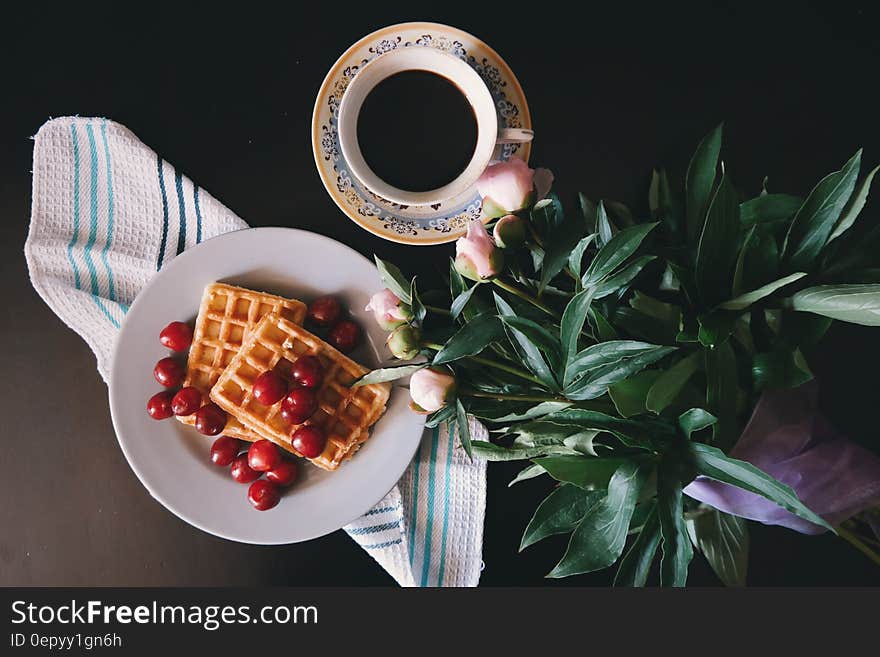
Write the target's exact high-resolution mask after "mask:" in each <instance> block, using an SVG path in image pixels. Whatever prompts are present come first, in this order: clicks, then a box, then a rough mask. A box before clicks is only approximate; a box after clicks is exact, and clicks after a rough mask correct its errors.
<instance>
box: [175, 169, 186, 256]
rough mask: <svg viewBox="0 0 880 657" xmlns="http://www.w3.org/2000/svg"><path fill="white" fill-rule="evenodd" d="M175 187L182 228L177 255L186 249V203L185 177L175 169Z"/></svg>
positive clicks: (180, 228)
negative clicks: (184, 196) (184, 191)
mask: <svg viewBox="0 0 880 657" xmlns="http://www.w3.org/2000/svg"><path fill="white" fill-rule="evenodd" d="M174 186H175V187H176V188H177V209H178V210H179V211H180V226H179V228H178V231H177V255H180V254H181V253H183V250H184V249H185V248H186V201H185V200H184V199H183V176H182V175H181V173H180V171H178V170H177V168H176V167H175V169H174Z"/></svg>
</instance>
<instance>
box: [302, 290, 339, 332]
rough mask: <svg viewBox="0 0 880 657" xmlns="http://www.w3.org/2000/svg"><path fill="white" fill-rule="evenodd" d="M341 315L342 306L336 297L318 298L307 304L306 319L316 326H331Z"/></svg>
mask: <svg viewBox="0 0 880 657" xmlns="http://www.w3.org/2000/svg"><path fill="white" fill-rule="evenodd" d="M341 314H342V305H341V304H340V303H339V299H337V298H336V297H331V296H329V295H328V296H325V297H318V298H317V299H315V300H314V301H312V303H310V304H309V312H308V315H307V316H308V318H309V320H311V321H312V322H314V323H315V324H317V325H318V326H324V327H329V326H333V325H334V324H335V323H336V321H337V320H338V319H339V315H341Z"/></svg>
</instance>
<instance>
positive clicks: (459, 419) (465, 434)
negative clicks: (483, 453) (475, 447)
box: [455, 399, 474, 459]
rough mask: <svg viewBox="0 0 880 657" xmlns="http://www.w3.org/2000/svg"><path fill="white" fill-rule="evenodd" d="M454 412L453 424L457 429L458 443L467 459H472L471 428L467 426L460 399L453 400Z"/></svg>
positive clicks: (465, 414)
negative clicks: (454, 420)
mask: <svg viewBox="0 0 880 657" xmlns="http://www.w3.org/2000/svg"><path fill="white" fill-rule="evenodd" d="M455 411H456V413H455V415H456V418H455V419H456V422H455V424H456V426H457V427H458V442H459V443H461V446H462V447H463V448H464V452H465V454H467V455H468V458H470V459H473V458H474V456H473V453H472V451H471V428H470V425H469V424H468V419H467V413H466V412H465V410H464V406H463V405H462V403H461V400H460V399H456V400H455Z"/></svg>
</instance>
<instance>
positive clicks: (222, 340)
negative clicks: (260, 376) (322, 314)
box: [177, 283, 306, 442]
mask: <svg viewBox="0 0 880 657" xmlns="http://www.w3.org/2000/svg"><path fill="white" fill-rule="evenodd" d="M269 313H273V314H275V315H277V316H279V317H283V318H285V319H286V320H289V321H291V322H293V323H295V324H302V323H303V320H304V319H305V316H306V305H305V304H304V303H302V302H301V301H297V300H295V299H284V298H282V297H277V296H275V295H272V294H266V293H265V292H255V291H253V290H246V289H244V288H241V287H235V286H234V285H226V284H225V283H212V284H210V285H208V286H207V287H206V288H205V291H204V292H203V293H202V303H201V306H200V307H199V316H198V318H197V319H196V327H195V331H194V335H193V343H192V347H191V348H190V351H189V360H188V362H187V366H186V379H185V380H184V383H183V385H184V386H193V387H195V388H198V389H199V390H200V391H201V392H202V403H205V402H207V401H208V395H209V393H210V391H211V387H212V386H213V385H214V384H215V383H216V382H217V379H218V378H220V374H221V372H223V370H224V369H225V368H226V366H227V365H228V364H229V363H230V361H231V360H232V358H233V356H235V354H236V353H238V350H239V349H240V348H241V344H242V342H243V341H244V339H245V338H246V337H247V334H248V332H249V331H250V330H251V329H253V328H254V327H255V326H256V325H257V322H259V321H260V320H261V319H262V318H263V317H265V316H266V315H268V314H269ZM177 419H178V420H180V421H181V422H183V423H184V424H189V425H192V424H195V416H193V415H190V416H187V417H178V418H177ZM223 433H224V435H227V436H231V437H233V438H241V439H242V440H249V441H251V442H253V441H255V440H259V439H260V436H258V435H256V434H255V433H254V432H253V431H251V430H250V429H248V428H246V427H244V426H242V425H241V423H240V422H238V421H237V420H235V419H234V418H229V421H228V422H227V423H226V428H225V429H224V430H223Z"/></svg>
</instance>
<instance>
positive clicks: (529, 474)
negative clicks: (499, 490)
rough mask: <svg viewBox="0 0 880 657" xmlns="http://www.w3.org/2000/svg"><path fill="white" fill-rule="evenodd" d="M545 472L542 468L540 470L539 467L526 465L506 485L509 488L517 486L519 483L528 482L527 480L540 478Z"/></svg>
mask: <svg viewBox="0 0 880 657" xmlns="http://www.w3.org/2000/svg"><path fill="white" fill-rule="evenodd" d="M545 472H546V470H544V468H542V467H541V466H540V465H536V464H534V463H532V464H531V465H528V466H526V467H525V468H523V469H522V470H520V471H519V473H517V475H516V476H515V477H514V478H513V479H511V480H510V483H509V484H507V487H508V488H510V487H511V486H513V485H514V484H518V483H519V482H521V481H528V480H529V479H534V478H535V477H540V476H541V475H542V474H544V473H545Z"/></svg>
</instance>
